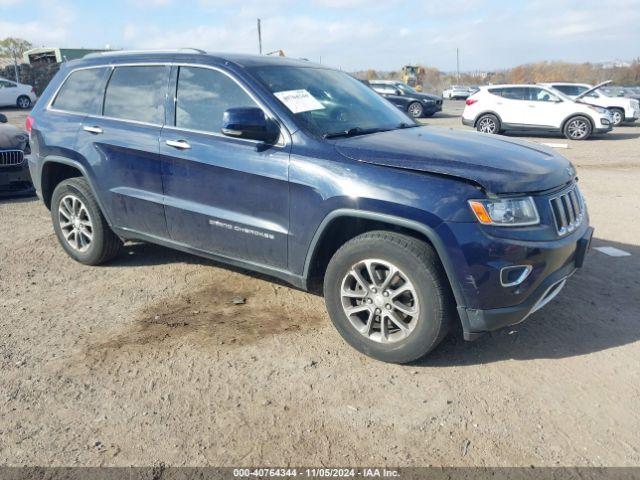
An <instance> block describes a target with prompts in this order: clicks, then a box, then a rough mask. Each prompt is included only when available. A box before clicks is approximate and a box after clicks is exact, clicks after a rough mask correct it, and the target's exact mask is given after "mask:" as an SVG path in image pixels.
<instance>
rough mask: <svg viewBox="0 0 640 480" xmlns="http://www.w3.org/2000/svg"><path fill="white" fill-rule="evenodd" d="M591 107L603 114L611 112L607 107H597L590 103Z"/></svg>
mask: <svg viewBox="0 0 640 480" xmlns="http://www.w3.org/2000/svg"><path fill="white" fill-rule="evenodd" d="M589 108H591V109H592V110H595V111H596V112H598V113H601V114H604V113H609V110H607V109H606V108H602V107H596V106H595V105H589Z"/></svg>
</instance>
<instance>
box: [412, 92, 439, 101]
mask: <svg viewBox="0 0 640 480" xmlns="http://www.w3.org/2000/svg"><path fill="white" fill-rule="evenodd" d="M412 96H413V97H416V98H419V99H420V100H433V101H434V102H435V101H436V100H440V97H439V96H438V95H432V94H430V93H417V94H416V93H414V94H413V95H412Z"/></svg>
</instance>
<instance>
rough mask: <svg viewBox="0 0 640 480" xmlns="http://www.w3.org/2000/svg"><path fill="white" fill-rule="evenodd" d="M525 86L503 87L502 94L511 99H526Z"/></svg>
mask: <svg viewBox="0 0 640 480" xmlns="http://www.w3.org/2000/svg"><path fill="white" fill-rule="evenodd" d="M525 90H526V89H525V88H522V87H506V88H503V89H502V92H501V95H502V96H503V97H504V98H508V99H510V100H524V94H525Z"/></svg>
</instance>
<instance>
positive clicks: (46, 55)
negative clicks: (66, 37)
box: [23, 47, 107, 65]
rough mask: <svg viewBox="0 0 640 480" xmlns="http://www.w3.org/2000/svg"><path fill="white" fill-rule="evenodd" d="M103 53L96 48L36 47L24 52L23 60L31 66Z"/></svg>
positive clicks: (102, 50)
mask: <svg viewBox="0 0 640 480" xmlns="http://www.w3.org/2000/svg"><path fill="white" fill-rule="evenodd" d="M105 51H107V50H104V49H96V48H91V49H90V48H60V47H38V48H32V49H31V50H27V51H26V52H24V55H23V60H24V63H28V64H31V65H42V64H50V63H62V62H66V61H68V60H76V59H78V58H82V57H84V56H85V55H87V54H89V53H94V52H105Z"/></svg>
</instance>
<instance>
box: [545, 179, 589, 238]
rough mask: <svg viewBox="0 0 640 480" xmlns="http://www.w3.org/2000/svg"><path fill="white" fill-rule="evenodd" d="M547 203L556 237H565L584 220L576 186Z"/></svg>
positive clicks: (582, 207) (579, 195) (582, 205)
mask: <svg viewBox="0 0 640 480" xmlns="http://www.w3.org/2000/svg"><path fill="white" fill-rule="evenodd" d="M549 202H550V203H551V211H552V212H553V218H554V219H555V222H556V230H557V231H558V235H561V236H562V235H567V234H569V233H571V232H573V231H574V230H575V229H576V228H578V226H580V224H581V223H582V219H583V218H584V204H583V202H582V195H581V194H580V191H579V190H578V187H577V186H573V187H571V189H570V190H567V191H565V192H563V193H562V194H560V195H558V196H557V197H554V198H552V199H551V200H550V201H549Z"/></svg>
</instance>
